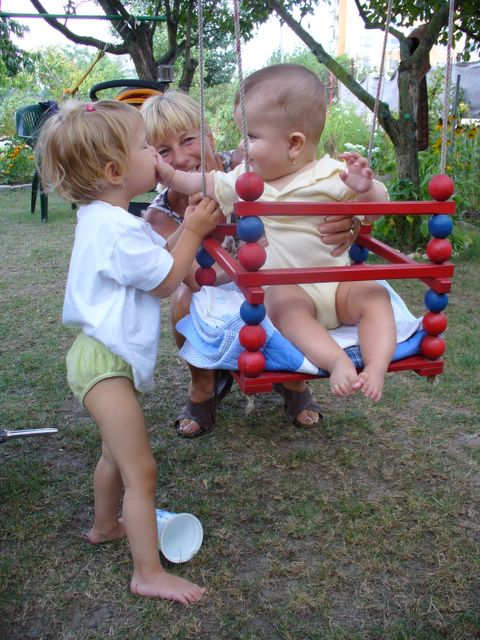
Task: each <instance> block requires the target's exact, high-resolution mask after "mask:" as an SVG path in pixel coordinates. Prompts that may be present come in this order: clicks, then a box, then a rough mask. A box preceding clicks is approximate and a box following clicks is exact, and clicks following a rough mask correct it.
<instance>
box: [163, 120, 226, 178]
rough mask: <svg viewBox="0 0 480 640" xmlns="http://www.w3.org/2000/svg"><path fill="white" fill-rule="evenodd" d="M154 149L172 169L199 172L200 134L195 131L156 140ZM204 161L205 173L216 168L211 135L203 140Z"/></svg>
mask: <svg viewBox="0 0 480 640" xmlns="http://www.w3.org/2000/svg"><path fill="white" fill-rule="evenodd" d="M155 148H156V150H157V151H158V153H159V154H160V155H161V156H162V158H163V159H164V160H165V162H168V164H170V165H172V167H173V168H174V169H179V170H181V171H200V168H201V167H200V165H201V153H200V132H199V131H198V130H197V129H192V130H190V131H185V132H183V133H181V134H175V135H171V136H170V137H168V138H166V139H164V140H162V141H158V140H157V141H156V144H155ZM205 160H206V165H207V166H206V167H205V169H206V171H211V170H212V169H214V168H216V165H215V155H214V153H213V138H212V136H211V134H209V135H207V137H206V139H205Z"/></svg>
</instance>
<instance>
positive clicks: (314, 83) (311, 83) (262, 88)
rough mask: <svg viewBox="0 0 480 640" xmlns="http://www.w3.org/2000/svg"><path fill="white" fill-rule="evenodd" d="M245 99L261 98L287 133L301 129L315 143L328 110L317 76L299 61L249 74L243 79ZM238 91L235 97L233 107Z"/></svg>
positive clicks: (322, 87)
mask: <svg viewBox="0 0 480 640" xmlns="http://www.w3.org/2000/svg"><path fill="white" fill-rule="evenodd" d="M244 92H245V100H248V96H249V95H250V96H253V94H255V95H256V97H257V96H258V97H260V98H261V100H262V102H263V104H264V107H265V109H267V110H268V109H270V110H271V112H272V118H273V117H274V116H275V113H274V112H275V110H276V111H277V114H278V115H279V116H280V118H281V121H282V126H284V127H285V128H286V129H287V130H288V131H287V132H288V133H290V132H293V131H300V132H301V133H304V134H305V136H306V137H307V139H309V140H310V141H311V142H313V143H314V144H318V141H319V140H320V136H321V135H322V132H323V128H324V126H325V115H326V111H327V105H326V95H325V87H324V85H323V84H322V82H321V81H320V79H319V77H318V76H317V75H316V74H315V73H313V72H312V71H310V70H309V69H307V68H306V67H303V66H302V65H300V64H273V65H270V66H268V67H264V68H263V69H259V70H258V71H254V72H253V73H252V74H250V75H249V76H248V77H247V78H246V80H245V82H244ZM239 102H240V94H239V93H238V92H237V94H236V96H235V108H237V107H238V105H239Z"/></svg>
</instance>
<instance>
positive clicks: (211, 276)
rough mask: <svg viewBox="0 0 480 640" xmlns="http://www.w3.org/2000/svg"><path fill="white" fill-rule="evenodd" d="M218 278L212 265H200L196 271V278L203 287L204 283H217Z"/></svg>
mask: <svg viewBox="0 0 480 640" xmlns="http://www.w3.org/2000/svg"><path fill="white" fill-rule="evenodd" d="M216 279H217V274H216V272H215V269H212V267H199V268H198V269H197V270H196V271H195V280H196V281H197V283H198V284H199V285H200V286H201V287H203V286H204V285H212V284H215V280H216Z"/></svg>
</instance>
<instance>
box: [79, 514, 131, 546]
mask: <svg viewBox="0 0 480 640" xmlns="http://www.w3.org/2000/svg"><path fill="white" fill-rule="evenodd" d="M125 536H126V533H125V527H124V526H123V519H122V518H119V520H118V521H117V523H116V525H115V526H113V527H112V528H111V529H109V530H108V531H100V530H99V529H96V528H95V526H93V527H92V528H91V529H90V531H88V532H86V533H85V534H84V538H85V540H88V542H90V544H102V543H103V542H111V541H112V540H119V539H120V538H124V537H125Z"/></svg>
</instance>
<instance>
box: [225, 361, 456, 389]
mask: <svg viewBox="0 0 480 640" xmlns="http://www.w3.org/2000/svg"><path fill="white" fill-rule="evenodd" d="M443 366H444V362H443V360H429V359H428V358H423V357H422V356H412V357H410V358H405V359H403V360H398V361H397V362H392V363H391V365H390V366H389V368H388V371H389V372H397V371H414V372H415V373H417V374H418V375H420V376H424V377H428V376H435V375H438V374H440V373H442V372H443ZM231 373H232V375H233V377H234V378H235V380H236V381H237V383H238V385H239V387H240V389H241V390H242V391H243V392H244V393H246V394H251V393H262V392H268V391H273V385H274V384H275V383H277V382H291V381H294V380H296V381H298V380H313V379H316V376H312V375H310V374H307V373H293V372H291V371H264V372H263V373H261V374H260V375H259V376H257V377H256V378H247V377H246V376H244V375H243V374H241V373H239V372H238V371H232V372H231ZM326 379H327V378H325V380H326Z"/></svg>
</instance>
